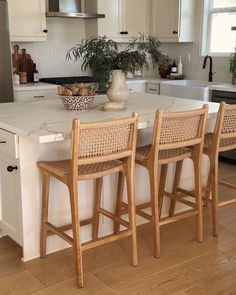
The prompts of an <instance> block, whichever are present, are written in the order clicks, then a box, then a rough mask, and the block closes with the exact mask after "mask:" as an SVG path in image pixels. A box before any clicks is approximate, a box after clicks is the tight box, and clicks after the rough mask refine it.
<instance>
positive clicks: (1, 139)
mask: <svg viewBox="0 0 236 295" xmlns="http://www.w3.org/2000/svg"><path fill="white" fill-rule="evenodd" d="M0 153H4V154H7V155H8V156H10V157H13V158H15V159H18V158H19V149H18V136H17V135H16V134H13V133H11V132H8V131H6V130H3V129H0Z"/></svg>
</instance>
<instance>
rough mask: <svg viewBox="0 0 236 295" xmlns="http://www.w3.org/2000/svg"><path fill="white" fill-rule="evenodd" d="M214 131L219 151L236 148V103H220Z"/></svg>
mask: <svg viewBox="0 0 236 295" xmlns="http://www.w3.org/2000/svg"><path fill="white" fill-rule="evenodd" d="M214 133H215V136H216V140H217V143H218V144H219V149H220V151H223V150H228V149H233V148H236V105H227V104H225V103H224V102H223V103H221V105H220V109H219V112H218V118H217V124H216V128H215V132H214ZM217 137H218V138H217Z"/></svg>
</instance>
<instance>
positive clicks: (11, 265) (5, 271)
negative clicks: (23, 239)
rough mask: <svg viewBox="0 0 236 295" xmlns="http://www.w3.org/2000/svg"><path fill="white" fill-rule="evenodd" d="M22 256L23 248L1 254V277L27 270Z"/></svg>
mask: <svg viewBox="0 0 236 295" xmlns="http://www.w3.org/2000/svg"><path fill="white" fill-rule="evenodd" d="M20 257H21V249H18V251H15V252H11V253H8V254H5V255H1V256H0V278H3V277H6V276H9V275H12V274H15V273H17V272H21V271H24V270H26V266H25V264H24V263H23V262H22V261H21V259H20ZM0 294H1V293H0Z"/></svg>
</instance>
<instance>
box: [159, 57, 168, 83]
mask: <svg viewBox="0 0 236 295" xmlns="http://www.w3.org/2000/svg"><path fill="white" fill-rule="evenodd" d="M170 61H171V60H170V58H169V56H168V55H166V54H161V56H160V58H159V61H158V71H159V75H160V77H161V78H166V77H167V76H168V75H169V74H170V72H171V63H170Z"/></svg>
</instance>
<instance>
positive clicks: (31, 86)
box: [14, 76, 236, 92]
mask: <svg viewBox="0 0 236 295" xmlns="http://www.w3.org/2000/svg"><path fill="white" fill-rule="evenodd" d="M126 81H127V82H128V83H140V82H141V83H155V84H161V83H162V82H164V81H165V82H166V81H173V80H168V79H162V78H159V77H155V76H142V77H134V78H129V79H126ZM219 83H221V82H219ZM56 88H57V85H55V84H49V83H43V82H39V83H28V84H21V85H14V90H15V91H28V90H29V91H30V90H42V89H56ZM209 89H210V90H219V91H230V92H236V85H233V84H231V83H225V82H222V83H221V84H220V85H212V86H209Z"/></svg>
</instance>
